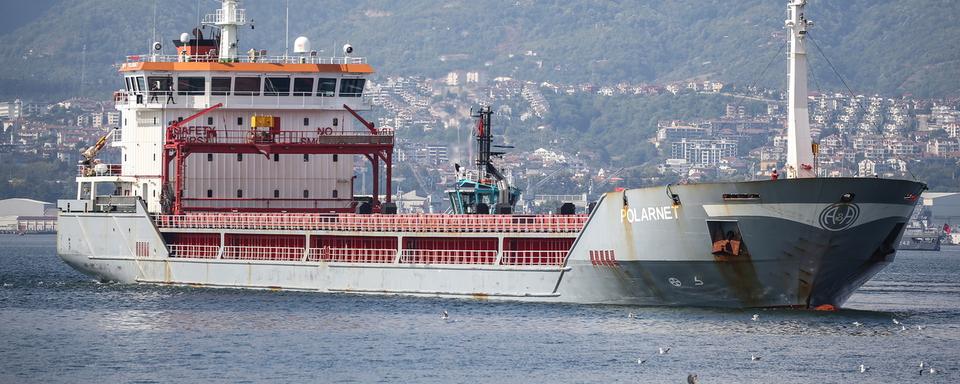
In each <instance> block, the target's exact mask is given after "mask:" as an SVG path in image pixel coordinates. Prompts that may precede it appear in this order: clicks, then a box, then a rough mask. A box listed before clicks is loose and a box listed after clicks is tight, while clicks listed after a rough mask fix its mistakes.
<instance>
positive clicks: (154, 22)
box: [153, 0, 157, 41]
mask: <svg viewBox="0 0 960 384" xmlns="http://www.w3.org/2000/svg"><path fill="white" fill-rule="evenodd" d="M153 41H157V0H153Z"/></svg>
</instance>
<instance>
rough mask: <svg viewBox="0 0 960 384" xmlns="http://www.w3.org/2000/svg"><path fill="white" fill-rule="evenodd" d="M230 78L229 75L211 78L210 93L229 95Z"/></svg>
mask: <svg viewBox="0 0 960 384" xmlns="http://www.w3.org/2000/svg"><path fill="white" fill-rule="evenodd" d="M230 80H231V79H230V78H229V77H214V78H212V79H210V94H211V95H214V96H226V95H229V94H230Z"/></svg>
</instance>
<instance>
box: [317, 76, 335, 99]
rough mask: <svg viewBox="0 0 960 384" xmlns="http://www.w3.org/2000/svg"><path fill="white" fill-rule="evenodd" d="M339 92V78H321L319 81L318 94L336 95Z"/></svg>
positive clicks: (324, 95) (325, 95)
mask: <svg viewBox="0 0 960 384" xmlns="http://www.w3.org/2000/svg"><path fill="white" fill-rule="evenodd" d="M336 92H337V79H320V80H319V81H318V82H317V96H323V97H334V96H336Z"/></svg>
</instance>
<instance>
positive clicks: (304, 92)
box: [293, 77, 313, 96]
mask: <svg viewBox="0 0 960 384" xmlns="http://www.w3.org/2000/svg"><path fill="white" fill-rule="evenodd" d="M312 94H313V79H312V78H305V77H298V78H296V79H293V95H294V96H310V95H312Z"/></svg>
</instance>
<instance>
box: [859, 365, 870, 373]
mask: <svg viewBox="0 0 960 384" xmlns="http://www.w3.org/2000/svg"><path fill="white" fill-rule="evenodd" d="M868 369H870V367H868V366H866V365H863V364H860V373H864V372H866V371H867V370H868Z"/></svg>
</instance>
